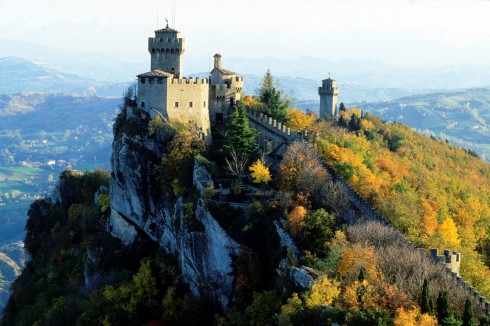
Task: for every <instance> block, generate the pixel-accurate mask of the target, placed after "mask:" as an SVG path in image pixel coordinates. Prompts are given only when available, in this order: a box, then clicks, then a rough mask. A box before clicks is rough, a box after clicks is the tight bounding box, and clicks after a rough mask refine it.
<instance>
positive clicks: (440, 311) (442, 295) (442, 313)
mask: <svg viewBox="0 0 490 326" xmlns="http://www.w3.org/2000/svg"><path fill="white" fill-rule="evenodd" d="M447 317H450V313H449V303H448V301H447V292H445V291H444V292H439V296H438V297H437V321H438V322H439V324H441V325H442V323H443V320H444V319H446V318H447Z"/></svg>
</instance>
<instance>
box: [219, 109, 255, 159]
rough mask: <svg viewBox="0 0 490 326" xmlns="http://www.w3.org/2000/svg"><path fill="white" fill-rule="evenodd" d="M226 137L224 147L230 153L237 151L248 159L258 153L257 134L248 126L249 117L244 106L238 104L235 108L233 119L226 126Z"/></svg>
mask: <svg viewBox="0 0 490 326" xmlns="http://www.w3.org/2000/svg"><path fill="white" fill-rule="evenodd" d="M224 137H225V144H224V146H223V147H224V148H225V149H226V150H227V151H228V152H230V153H231V152H232V151H235V152H236V153H238V154H245V155H246V156H247V157H248V156H250V155H251V154H255V153H256V152H257V150H258V144H257V140H256V137H257V132H256V131H255V130H254V129H252V128H250V126H249V125H248V117H247V113H246V111H245V106H244V105H243V104H241V103H238V105H236V106H235V107H234V112H233V114H232V119H231V120H230V121H229V122H228V124H227V126H226V129H225V131H224Z"/></svg>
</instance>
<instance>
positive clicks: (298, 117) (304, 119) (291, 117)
mask: <svg viewBox="0 0 490 326" xmlns="http://www.w3.org/2000/svg"><path fill="white" fill-rule="evenodd" d="M287 117H288V126H289V127H290V128H291V129H293V130H296V131H303V130H305V129H306V130H308V129H309V128H310V127H311V126H312V125H313V123H314V122H315V121H316V119H317V116H316V114H314V113H306V112H304V111H302V110H297V109H289V110H288V112H287Z"/></svg>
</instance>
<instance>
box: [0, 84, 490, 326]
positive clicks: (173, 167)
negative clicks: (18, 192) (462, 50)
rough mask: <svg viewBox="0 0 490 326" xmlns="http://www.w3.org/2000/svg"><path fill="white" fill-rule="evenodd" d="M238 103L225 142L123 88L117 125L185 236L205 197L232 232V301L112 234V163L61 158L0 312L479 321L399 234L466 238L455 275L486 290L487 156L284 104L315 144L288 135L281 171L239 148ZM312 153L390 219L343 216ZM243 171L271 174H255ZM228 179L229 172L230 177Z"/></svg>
mask: <svg viewBox="0 0 490 326" xmlns="http://www.w3.org/2000/svg"><path fill="white" fill-rule="evenodd" d="M255 100H257V99H255ZM235 112H236V115H235V116H234V119H236V120H235V123H236V125H237V126H241V127H240V128H241V132H238V133H236V134H234V136H233V137H229V138H228V139H226V137H227V135H226V133H225V134H224V135H225V141H224V143H225V144H228V145H229V144H235V147H230V148H225V150H223V148H222V146H221V147H220V145H221V144H220V143H219V142H218V143H217V144H218V145H214V147H213V148H211V149H206V148H205V147H204V146H203V142H202V139H200V138H199V134H198V132H197V131H196V130H195V129H193V128H192V126H181V125H176V124H174V125H171V124H168V123H166V122H163V121H162V118H161V117H159V116H158V115H157V116H155V117H154V118H153V119H150V117H149V115H147V114H142V113H141V112H138V111H137V109H136V108H134V94H132V93H128V94H126V97H125V103H124V104H123V105H122V108H121V113H120V114H119V116H118V117H117V118H116V121H115V124H114V134H115V135H116V136H117V137H118V139H119V140H123V141H124V144H123V145H124V146H125V150H126V149H127V150H130V151H137V152H138V154H139V155H140V157H141V158H142V159H145V160H147V162H144V163H145V164H147V165H148V166H150V170H151V171H152V174H151V176H150V178H151V180H146V179H145V180H144V181H141V180H131V181H134V182H142V183H144V185H147V183H151V187H150V186H148V185H147V186H148V187H147V188H148V189H150V188H151V189H152V190H151V191H153V192H160V194H161V195H162V197H157V198H165V199H172V200H171V201H172V202H175V199H177V198H182V199H183V200H182V202H183V205H182V210H183V214H184V218H183V219H182V221H183V222H180V221H179V223H186V224H187V229H188V230H189V232H190V233H202V232H206V230H205V228H204V226H203V225H201V224H199V223H198V222H199V221H197V220H196V219H195V218H194V217H195V216H194V213H195V203H196V200H197V199H203V202H204V203H205V206H206V209H207V210H208V211H209V212H210V213H211V215H212V216H213V217H214V218H215V220H216V221H217V223H219V225H220V227H221V228H222V229H223V230H224V231H225V232H226V233H227V234H228V235H229V236H230V237H231V238H232V239H233V240H234V241H236V242H237V243H239V244H240V252H239V253H238V254H236V255H235V256H234V257H233V263H232V265H233V276H234V283H233V289H232V293H231V297H230V298H229V299H230V300H229V301H228V302H229V304H228V307H227V309H226V310H223V309H221V307H220V306H219V305H218V304H217V303H216V302H211V301H210V300H209V298H206V297H205V296H203V297H202V298H201V299H196V298H195V297H193V296H192V295H191V294H190V293H191V292H190V290H189V286H188V285H187V284H185V283H183V282H182V278H181V274H180V273H181V271H179V268H180V266H179V265H178V264H177V262H176V259H175V257H171V256H168V255H166V254H165V253H164V252H163V250H162V249H160V248H159V246H158V244H157V243H156V242H154V241H153V240H150V238H149V237H148V236H147V235H146V234H147V233H145V232H143V231H142V230H139V231H138V235H137V237H136V238H137V239H136V241H135V242H134V243H133V244H132V245H131V246H129V247H125V246H124V245H122V243H121V242H120V241H119V240H117V239H115V238H113V237H112V236H111V235H110V233H109V232H108V231H107V229H106V228H107V225H108V224H107V223H106V222H107V219H108V217H109V216H110V205H109V196H108V193H107V188H105V187H101V186H107V184H108V181H109V175H108V174H107V173H104V172H102V171H95V172H87V173H81V172H75V171H66V172H64V173H63V174H62V175H61V177H60V182H59V185H58V190H59V197H58V198H56V197H55V199H43V200H38V201H36V202H34V203H33V204H32V205H31V209H30V212H29V221H28V224H27V236H26V241H25V243H26V249H27V250H28V252H29V254H30V255H31V260H30V261H29V262H28V264H27V267H26V269H25V270H24V272H23V273H22V275H21V276H20V277H19V279H18V280H17V281H16V282H15V284H14V287H13V295H12V296H11V299H10V301H9V303H8V305H7V308H6V310H5V317H4V318H3V320H2V325H31V324H39V325H62V324H78V325H97V324H102V325H135V324H136V325H142V324H145V325H168V324H171V325H203V324H204V325H212V324H215V325H317V324H325V323H327V324H328V323H333V322H336V323H338V324H343V325H436V324H438V323H439V324H444V325H455V324H457V323H459V321H460V320H462V321H464V322H465V324H471V323H474V322H475V320H476V319H477V318H478V319H480V318H482V324H484V323H485V322H486V321H485V320H484V318H483V312H482V309H481V307H477V306H474V305H473V306H472V305H471V304H467V303H466V301H467V298H468V296H467V292H465V290H464V289H463V288H462V287H460V286H454V283H453V281H452V280H451V279H450V277H449V276H448V274H447V273H446V271H445V270H444V267H443V266H442V265H439V264H437V263H435V262H433V261H431V260H429V259H427V258H425V257H422V256H421V255H420V253H419V252H415V251H414V250H413V248H412V247H411V246H410V245H408V244H407V241H406V238H405V236H406V237H408V238H409V239H410V240H412V241H413V242H414V243H416V244H417V245H421V246H424V247H426V248H428V247H432V246H434V247H438V248H439V249H442V248H449V249H453V250H460V251H461V252H462V253H463V260H462V261H463V266H462V273H463V276H464V277H465V278H466V279H468V280H469V281H470V282H472V283H473V284H474V285H475V286H476V287H477V288H478V289H479V290H480V291H482V292H484V291H488V264H489V261H490V254H489V248H490V240H489V232H490V231H489V225H490V224H489V203H488V198H489V194H490V186H489V184H490V182H489V177H490V168H489V167H488V165H486V164H485V163H483V162H481V161H479V160H478V159H476V158H475V157H473V156H471V155H468V153H467V152H465V151H463V150H460V149H457V148H455V147H452V146H449V145H448V144H447V143H445V142H442V141H438V140H434V139H429V138H427V137H425V136H423V135H420V134H417V133H415V132H413V131H411V130H410V129H409V128H407V127H404V126H401V125H398V124H386V123H383V122H382V121H380V120H379V119H377V118H376V117H374V116H371V115H367V116H362V115H361V113H360V111H358V110H356V109H350V110H342V112H341V118H340V119H339V122H338V124H340V127H338V126H336V125H335V124H334V123H332V122H325V121H316V120H315V119H312V116H311V115H302V114H298V113H295V112H294V111H290V112H292V113H290V114H289V116H290V119H291V120H292V121H294V123H295V124H296V125H297V128H298V129H308V131H309V132H308V137H309V144H307V143H303V142H295V143H293V144H291V145H290V146H289V147H288V150H287V152H286V154H285V155H284V157H283V159H282V161H281V162H280V164H279V166H278V167H277V168H278V170H276V171H275V170H274V169H269V167H268V166H267V164H266V161H265V160H259V161H256V158H255V157H254V158H252V155H251V153H252V152H251V151H248V149H247V150H246V153H243V152H241V150H242V149H245V148H244V147H245V146H244V145H243V144H245V143H243V142H242V141H246V144H247V146H249V145H250V147H249V148H253V147H254V146H256V144H254V143H253V142H252V140H251V138H250V132H249V131H247V129H246V128H245V125H246V123H245V122H246V119H245V118H246V116H242V117H241V118H240V114H242V115H243V110H242V109H241V108H238V109H237V110H236V111H235ZM240 112H242V113H240ZM232 119H233V117H232ZM240 119H241V120H240ZM232 124H233V120H232V122H231V123H230V125H232ZM145 141H146V142H148V144H147V146H146V147H145V146H144V142H145ZM156 146H160V147H161V148H159V150H160V149H164V150H162V153H163V154H162V155H161V157H160V156H158V157H157V155H156V154H155V153H156V152H152V150H151V148H153V147H156ZM217 147H220V148H217ZM223 153H225V154H226V155H227V156H226V157H225V158H223V157H222V154H223ZM242 154H244V155H242ZM320 157H322V158H324V159H325V160H326V161H327V162H328V163H329V164H330V165H331V166H332V167H333V168H334V169H335V170H336V171H337V172H338V173H339V174H340V175H341V176H342V177H343V178H345V179H346V180H347V181H348V182H349V183H351V184H352V185H353V187H355V188H356V189H357V191H358V192H359V193H360V194H361V195H362V196H363V197H364V198H365V199H366V200H368V201H369V202H370V203H371V204H372V205H374V206H375V207H376V208H377V209H378V210H379V211H380V213H381V214H382V215H383V216H384V217H385V218H386V219H387V220H388V221H390V223H391V224H392V225H393V226H395V227H396V228H397V229H398V230H399V231H395V230H394V229H393V228H392V227H389V226H385V225H382V224H379V223H372V222H371V223H359V224H356V225H351V226H346V225H344V222H343V218H344V217H345V216H348V215H349V214H350V215H352V214H356V212H355V211H354V210H353V208H352V207H350V205H349V203H348V199H347V194H346V192H345V190H344V189H343V188H342V186H341V184H339V183H338V182H336V181H335V180H333V179H332V177H331V175H330V174H329V173H328V172H327V171H326V170H325V168H324V167H323V165H322V161H321V159H320ZM195 162H198V164H200V165H201V166H204V167H205V168H206V169H208V170H209V172H212V173H211V174H213V176H214V177H215V180H219V182H220V183H221V182H223V184H224V187H222V185H221V184H220V189H219V193H218V192H215V191H214V189H212V187H210V188H206V189H203V190H202V193H200V192H199V191H198V190H197V188H196V186H195V185H194V184H193V182H192V181H193V180H192V179H193V178H192V174H193V173H192V171H193V169H194V164H196V163H195ZM247 171H251V172H252V173H251V175H250V176H251V177H252V178H253V179H254V180H253V181H260V182H262V183H263V184H267V185H266V186H265V187H261V189H260V190H259V189H257V188H256V187H254V183H253V182H252V180H250V178H249V176H248V174H247V173H246V172H247ZM271 171H272V172H273V173H270V172H271ZM119 172H121V171H119ZM230 176H231V178H230ZM113 177H114V175H113ZM227 178H228V180H232V182H230V183H229V184H226V182H228V180H227ZM153 183H154V184H155V185H157V187H153ZM153 188H156V189H153ZM223 190H229V192H228V193H227V192H226V191H223ZM148 191H150V190H148ZM147 195H154V194H147ZM94 197H95V201H94ZM400 231H401V232H400ZM485 264H487V265H485Z"/></svg>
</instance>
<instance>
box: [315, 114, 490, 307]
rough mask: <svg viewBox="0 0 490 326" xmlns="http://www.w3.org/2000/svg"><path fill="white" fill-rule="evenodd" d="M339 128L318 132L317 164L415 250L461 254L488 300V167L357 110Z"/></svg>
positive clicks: (465, 274)
mask: <svg viewBox="0 0 490 326" xmlns="http://www.w3.org/2000/svg"><path fill="white" fill-rule="evenodd" d="M339 124H340V125H341V126H343V127H344V128H337V127H333V126H329V125H325V124H323V125H319V126H318V130H317V131H316V135H317V139H316V141H315V144H316V147H317V149H318V151H319V153H321V155H322V157H323V158H324V159H325V160H327V162H328V163H329V164H331V165H332V167H333V168H334V169H335V170H336V171H337V172H338V173H339V174H340V175H341V176H343V177H344V178H345V179H346V180H347V181H348V182H349V183H350V184H351V185H352V186H353V187H354V188H355V189H356V190H357V191H358V192H359V193H360V194H361V195H362V196H363V197H364V198H365V199H367V200H368V201H369V202H370V203H372V205H373V206H374V207H375V208H376V209H377V210H378V211H379V212H380V213H381V215H382V216H384V217H385V218H386V219H387V220H388V221H390V223H391V224H392V225H393V226H395V227H396V228H397V229H399V230H400V231H402V232H403V233H404V234H405V235H406V236H407V237H408V238H409V239H410V240H412V241H413V242H414V243H415V244H417V245H419V246H423V247H425V248H427V249H428V248H439V249H443V248H448V249H452V250H459V251H461V252H462V257H463V259H462V267H461V273H462V275H463V277H464V278H465V279H467V280H468V281H469V282H470V283H472V284H473V285H474V286H475V287H476V288H477V289H478V290H479V291H481V292H482V293H484V294H485V295H486V296H487V297H488V296H490V271H489V266H490V166H489V165H488V164H487V163H486V162H484V161H482V160H480V159H478V158H477V157H475V156H474V155H472V153H471V152H470V153H468V152H466V151H465V150H463V149H460V148H458V147H456V146H454V145H449V144H448V143H447V142H445V141H442V140H436V139H433V138H432V139H431V138H429V137H427V136H424V135H422V134H420V133H417V132H414V131H412V130H411V129H410V128H408V127H407V126H404V125H401V124H398V123H383V122H382V121H381V120H380V119H379V118H377V117H376V116H373V115H369V114H366V115H365V116H363V117H361V114H360V111H358V110H356V109H351V110H347V111H342V112H341V117H340V119H339Z"/></svg>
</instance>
